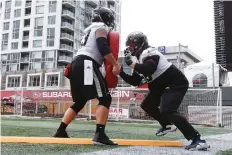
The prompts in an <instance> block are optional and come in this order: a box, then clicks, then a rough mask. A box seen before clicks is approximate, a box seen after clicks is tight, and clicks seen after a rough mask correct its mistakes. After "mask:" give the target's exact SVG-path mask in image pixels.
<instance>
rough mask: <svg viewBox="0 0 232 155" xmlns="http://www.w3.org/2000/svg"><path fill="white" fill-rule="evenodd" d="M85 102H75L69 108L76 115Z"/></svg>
mask: <svg viewBox="0 0 232 155" xmlns="http://www.w3.org/2000/svg"><path fill="white" fill-rule="evenodd" d="M85 104H86V101H81V100H79V101H76V102H75V103H74V104H73V105H72V106H71V107H70V108H71V109H72V110H73V111H75V112H76V113H78V112H80V111H81V109H82V108H83V107H84V106H85Z"/></svg>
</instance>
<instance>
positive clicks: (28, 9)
mask: <svg viewBox="0 0 232 155" xmlns="http://www.w3.org/2000/svg"><path fill="white" fill-rule="evenodd" d="M30 14H31V8H25V16H29V15H30Z"/></svg>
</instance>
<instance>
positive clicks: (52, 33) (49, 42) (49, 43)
mask: <svg viewBox="0 0 232 155" xmlns="http://www.w3.org/2000/svg"><path fill="white" fill-rule="evenodd" d="M54 39H55V28H48V31H47V47H53V46H54Z"/></svg>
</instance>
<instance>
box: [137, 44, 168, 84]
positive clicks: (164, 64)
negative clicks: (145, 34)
mask: <svg viewBox="0 0 232 155" xmlns="http://www.w3.org/2000/svg"><path fill="white" fill-rule="evenodd" d="M153 55H158V56H159V63H158V65H157V69H156V71H155V72H154V73H153V74H152V75H151V78H152V79H151V80H149V82H151V81H153V80H155V79H156V78H158V77H159V76H160V75H161V74H163V73H164V72H165V71H166V70H167V69H168V68H169V67H170V66H171V65H172V63H170V62H168V61H167V59H166V58H165V57H164V55H163V54H161V53H160V52H159V51H158V49H156V48H154V47H149V48H148V49H146V50H144V51H143V52H142V54H141V55H140V57H139V63H140V64H142V63H143V61H144V60H145V59H146V58H147V57H150V56H153Z"/></svg>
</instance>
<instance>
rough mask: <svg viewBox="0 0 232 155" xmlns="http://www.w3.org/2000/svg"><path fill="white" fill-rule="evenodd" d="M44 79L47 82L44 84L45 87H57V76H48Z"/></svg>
mask: <svg viewBox="0 0 232 155" xmlns="http://www.w3.org/2000/svg"><path fill="white" fill-rule="evenodd" d="M46 78H47V82H46V86H47V87H52V86H58V82H59V75H58V74H50V75H47V76H46Z"/></svg>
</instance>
